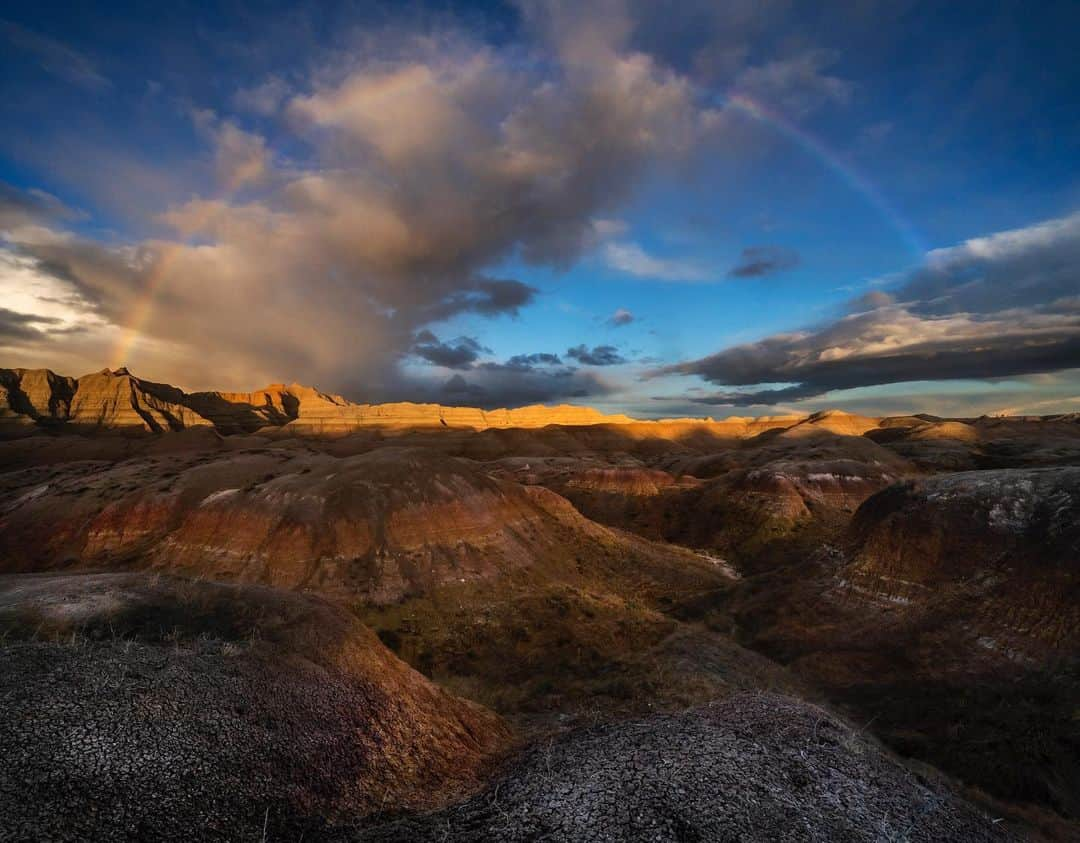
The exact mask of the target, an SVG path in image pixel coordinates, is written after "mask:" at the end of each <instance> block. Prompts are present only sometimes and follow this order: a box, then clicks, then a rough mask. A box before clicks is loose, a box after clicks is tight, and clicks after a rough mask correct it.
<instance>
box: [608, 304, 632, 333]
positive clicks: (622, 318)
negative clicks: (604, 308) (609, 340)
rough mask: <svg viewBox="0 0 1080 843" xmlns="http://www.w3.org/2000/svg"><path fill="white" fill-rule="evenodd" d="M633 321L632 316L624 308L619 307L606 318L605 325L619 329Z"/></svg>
mask: <svg viewBox="0 0 1080 843" xmlns="http://www.w3.org/2000/svg"><path fill="white" fill-rule="evenodd" d="M633 321H634V314H633V313H631V312H630V311H629V310H627V309H626V308H625V307H620V308H619V309H617V310H616V311H615V312H614V313H612V314H611V316H609V317H608V318H607V324H608V325H610V326H611V327H612V328H621V327H622V326H623V325H629V324H630V323H631V322H633Z"/></svg>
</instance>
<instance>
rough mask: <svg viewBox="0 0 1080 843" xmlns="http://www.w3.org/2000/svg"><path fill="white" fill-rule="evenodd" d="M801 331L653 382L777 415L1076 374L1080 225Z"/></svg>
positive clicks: (958, 264)
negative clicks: (957, 385) (857, 395)
mask: <svg viewBox="0 0 1080 843" xmlns="http://www.w3.org/2000/svg"><path fill="white" fill-rule="evenodd" d="M848 310H849V312H848V313H847V314H846V315H844V316H842V317H840V318H838V319H836V320H835V321H833V322H830V323H828V324H825V325H823V326H821V327H818V328H815V329H813V330H808V331H798V332H793V333H784V334H775V335H773V336H770V337H766V338H765V339H762V340H759V341H757V342H752V343H746V344H743V345H737V346H732V347H730V348H726V349H724V350H722V351H719V352H717V353H716V354H711V355H709V356H707V357H703V358H700V359H697V360H691V361H688V362H685V363H679V364H677V365H674V366H668V367H665V368H663V369H660V370H659V371H658V372H656V373H654V374H658V375H659V374H677V375H696V376H698V377H700V378H702V379H704V380H705V381H707V382H709V383H712V384H716V385H720V386H724V387H728V388H727V389H724V390H722V391H718V392H715V393H712V394H705V395H690V396H688V397H687V400H690V401H694V402H696V403H701V404H717V405H740V406H749V405H756V404H777V403H782V402H788V401H796V400H800V399H805V398H811V397H814V396H819V395H823V394H825V393H828V392H831V391H833V390H842V389H852V388H855V387H863V386H873V385H877V384H891V383H903V382H908V381H934V380H951V379H958V378H963V379H988V378H1001V377H1008V376H1019V375H1029V374H1035V373H1042V372H1057V371H1062V370H1066V369H1072V368H1077V367H1080V214H1073V215H1071V216H1068V217H1063V218H1061V219H1056V220H1051V221H1049V222H1045V223H1041V224H1038V225H1034V226H1030V227H1027V228H1021V229H1016V230H1012V231H1005V232H1000V233H997V234H994V235H992V236H989V237H981V238H975V239H972V240H968V241H966V242H964V243H962V244H960V245H958V246H955V247H952V248H948V249H939V250H935V251H932V252H930V253H929V254H928V255H927V257H926V261H925V263H924V265H923V266H921V267H920V268H918V269H917V270H915V271H914V272H912V273H910V274H909V275H908V276H907V277H906V278H905V279H903V280H902V281H901V282H900V283H899V284H897V285H896V286H895V288H894V289H892V290H890V291H889V292H888V293H883V292H882V291H875V292H873V293H871V294H869V295H866V296H862V297H860V298H858V299H855V300H853V301H852V302H851V303H850V305H849V308H848Z"/></svg>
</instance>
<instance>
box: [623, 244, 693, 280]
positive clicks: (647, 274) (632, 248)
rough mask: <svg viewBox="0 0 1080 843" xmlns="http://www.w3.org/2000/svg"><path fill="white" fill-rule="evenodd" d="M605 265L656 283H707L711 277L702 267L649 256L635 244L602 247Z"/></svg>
mask: <svg viewBox="0 0 1080 843" xmlns="http://www.w3.org/2000/svg"><path fill="white" fill-rule="evenodd" d="M604 258H605V260H606V262H607V265H608V266H610V267H611V268H612V269H617V270H618V271H619V272H625V273H626V274H628V275H634V276H636V277H638V278H649V279H652V280H656V281H684V282H693V281H708V280H710V278H711V277H712V275H711V273H709V272H707V271H706V270H705V269H703V268H702V267H699V266H696V265H695V264H693V263H690V262H689V261H682V260H673V259H671V258H660V257H656V256H655V255H650V254H649V253H648V252H646V251H645V250H644V249H643V248H642V247H641V246H639V245H638V244H637V243H631V242H616V243H608V244H607V245H606V246H605V247H604Z"/></svg>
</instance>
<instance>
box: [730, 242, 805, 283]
mask: <svg viewBox="0 0 1080 843" xmlns="http://www.w3.org/2000/svg"><path fill="white" fill-rule="evenodd" d="M798 265H799V255H798V253H797V252H795V251H793V250H792V249H786V248H784V247H783V246H747V247H746V248H745V249H743V250H742V254H741V255H740V256H739V262H738V263H737V264H735V266H733V267H732V268H731V270H730V271H729V272H728V275H730V276H732V277H733V278H761V277H763V276H766V275H775V274H776V273H778V272H783V271H785V270H788V269H792V268H793V267H796V266H798Z"/></svg>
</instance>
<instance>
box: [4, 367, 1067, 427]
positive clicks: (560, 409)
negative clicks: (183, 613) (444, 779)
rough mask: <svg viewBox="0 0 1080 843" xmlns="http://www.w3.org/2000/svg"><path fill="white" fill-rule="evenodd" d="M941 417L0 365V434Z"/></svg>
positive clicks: (862, 421) (878, 423)
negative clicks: (669, 415) (530, 399)
mask: <svg viewBox="0 0 1080 843" xmlns="http://www.w3.org/2000/svg"><path fill="white" fill-rule="evenodd" d="M1054 418H1057V419H1060V420H1068V418H1067V417H1054ZM944 421H946V420H944V419H940V418H938V417H937V416H927V415H917V416H905V417H895V418H892V419H879V418H872V417H867V416H859V415H853V414H851V413H845V412H842V411H839V410H825V411H822V412H818V413H814V414H812V415H778V416H758V417H743V416H730V417H728V418H724V419H713V418H712V417H705V418H674V419H659V420H642V419H635V418H631V417H630V416H626V415H622V414H614V415H608V414H605V413H601V412H600V411H599V410H596V409H593V408H592V407H583V406H577V405H573V404H559V405H556V406H545V405H541V404H533V405H530V406H527V407H517V408H514V409H498V410H482V409H480V408H477V407H448V406H445V405H442V404H415V403H411V402H397V403H390V404H356V403H353V402H351V401H349V400H348V399H346V398H343V397H342V396H340V395H334V394H332V393H328V392H322V391H321V390H318V389H315V388H313V387H310V386H303V385H301V384H298V383H293V384H288V385H286V384H283V383H273V384H270V385H268V386H266V387H264V388H262V389H256V390H253V391H251V392H216V391H214V392H190V393H189V392H184V391H183V390H182V389H180V388H178V387H175V386H171V385H169V384H163V383H155V382H153V381H148V380H143V379H142V378H139V377H136V376H135V375H133V374H132V373H131V372H130V371H128V370H127V369H126V368H119V369H111V370H110V369H102V370H100V371H97V372H91V373H90V374H87V375H83V376H82V377H78V378H72V377H67V376H64V375H59V374H57V373H55V372H53V371H51V370H49V369H0V434H6V435H8V436H11V435H21V434H26V433H32V432H34V431H36V430H38V429H42V428H46V429H54V430H69V431H76V432H94V431H116V432H121V433H168V432H172V431H182V430H191V429H200V428H201V429H205V430H212V431H216V432H218V433H221V434H234V433H255V432H257V431H258V432H260V433H263V434H269V435H298V436H343V435H347V434H349V433H351V432H354V431H358V430H364V429H380V428H382V429H395V428H396V429H400V430H406V429H425V428H452V429H458V430H477V431H479V430H490V429H511V428H541V427H548V426H550V425H557V426H569V427H584V426H591V425H618V426H621V427H623V428H625V429H626V430H628V431H640V433H641V435H645V436H648V435H651V434H652V433H656V432H660V431H664V432H665V433H668V432H673V433H676V434H679V435H682V434H681V432H688V431H691V430H702V429H708V430H709V431H712V432H715V433H719V434H721V435H723V436H728V437H732V438H739V439H746V438H750V437H753V436H758V435H760V434H764V433H770V432H772V434H773V435H778V434H784V435H785V436H804V435H817V434H821V433H833V434H840V435H849V436H859V435H862V434H863V433H866V432H867V431H870V430H874V429H876V428H878V427H889V428H891V427H898V426H905V427H906V426H911V425H918V426H924V425H929V424H934V423H941V422H944ZM951 421H963V420H950V422H951Z"/></svg>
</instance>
